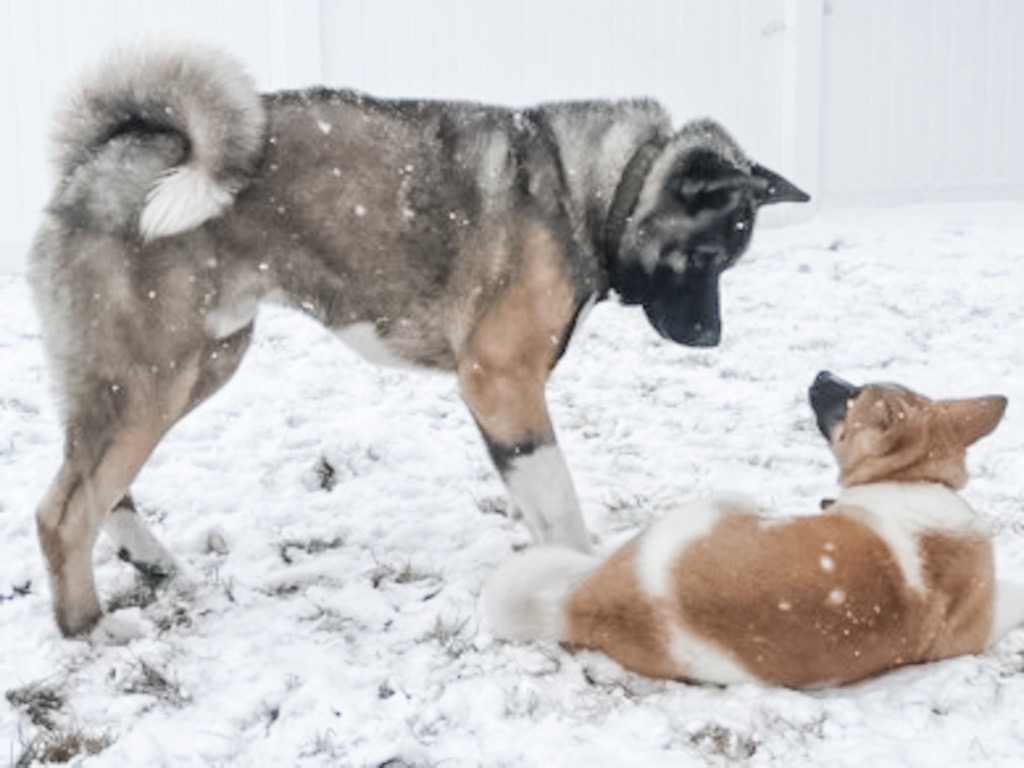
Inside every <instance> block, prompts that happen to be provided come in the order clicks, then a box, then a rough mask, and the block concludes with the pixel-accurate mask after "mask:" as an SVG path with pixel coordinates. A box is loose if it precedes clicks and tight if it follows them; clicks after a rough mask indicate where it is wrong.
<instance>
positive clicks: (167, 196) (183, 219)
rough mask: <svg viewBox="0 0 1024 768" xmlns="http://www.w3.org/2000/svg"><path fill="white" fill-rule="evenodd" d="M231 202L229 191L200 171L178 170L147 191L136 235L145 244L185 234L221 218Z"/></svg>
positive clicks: (163, 177) (172, 171)
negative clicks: (140, 235) (143, 240)
mask: <svg viewBox="0 0 1024 768" xmlns="http://www.w3.org/2000/svg"><path fill="white" fill-rule="evenodd" d="M234 199H235V196H234V193H233V192H232V191H231V190H229V189H227V188H225V187H223V186H222V185H220V184H218V183H217V182H216V181H215V180H214V179H212V178H210V176H209V175H208V174H207V173H205V172H204V171H203V170H202V169H200V168H195V167H192V166H189V165H183V166H179V167H178V168H174V169H173V170H171V171H169V172H168V173H166V174H164V175H163V176H161V177H160V179H159V180H158V181H157V183H156V184H155V185H154V186H153V189H151V190H150V191H149V194H148V195H147V196H146V206H145V207H144V208H143V209H142V215H141V216H140V217H139V232H140V233H141V234H142V237H143V238H144V239H145V240H155V239H157V238H160V237H169V236H171V235H177V234H180V233H181V232H188V231H189V230H190V229H195V228H196V227H198V226H200V225H201V224H203V223H204V222H206V221H209V220H210V219H213V218H216V217H217V216H220V215H221V214H222V213H224V211H225V210H226V209H227V208H228V207H229V206H230V205H231V203H232V202H234Z"/></svg>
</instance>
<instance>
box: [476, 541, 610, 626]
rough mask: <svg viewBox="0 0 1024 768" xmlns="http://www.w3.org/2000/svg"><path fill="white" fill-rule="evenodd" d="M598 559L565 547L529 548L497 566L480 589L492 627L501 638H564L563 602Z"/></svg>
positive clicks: (592, 568) (595, 564)
mask: <svg viewBox="0 0 1024 768" xmlns="http://www.w3.org/2000/svg"><path fill="white" fill-rule="evenodd" d="M598 562H599V561H598V560H597V559H596V558H594V557H592V556H590V555H585V554H583V553H581V552H577V551H576V550H573V549H567V548H565V547H553V546H541V547H534V548H532V549H528V550H526V551H525V552H522V553H520V554H518V555H516V556H515V557H513V558H512V559H511V560H510V561H509V562H507V563H505V564H504V565H503V566H501V567H500V568H499V569H498V570H497V571H495V573H494V575H493V576H491V578H490V580H489V581H488V582H487V588H486V591H485V594H484V600H485V604H486V609H487V614H488V618H489V619H490V622H491V630H492V631H493V633H494V636H495V637H500V638H503V639H505V640H562V639H564V635H565V617H564V607H565V603H566V601H567V600H568V599H569V597H570V596H571V595H572V592H573V590H575V589H576V587H578V586H579V585H580V584H581V583H582V582H583V580H584V579H586V577H587V576H588V575H589V574H590V573H591V571H593V570H594V568H595V567H596V566H597V564H598Z"/></svg>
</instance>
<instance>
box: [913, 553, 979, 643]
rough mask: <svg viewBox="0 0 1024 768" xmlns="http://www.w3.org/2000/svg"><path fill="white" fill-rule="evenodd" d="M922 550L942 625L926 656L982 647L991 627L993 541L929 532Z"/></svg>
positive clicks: (934, 610)
mask: <svg viewBox="0 0 1024 768" xmlns="http://www.w3.org/2000/svg"><path fill="white" fill-rule="evenodd" d="M919 547H920V552H921V559H922V571H923V574H924V579H925V584H926V585H927V587H928V590H929V611H930V612H931V613H932V614H934V619H933V621H934V622H935V623H936V624H937V626H938V630H937V632H936V633H935V636H934V639H933V641H932V645H931V648H930V649H928V651H927V652H926V654H925V660H930V659H944V658H947V657H949V656H958V655H960V654H965V653H980V652H981V651H982V650H984V648H985V644H986V642H987V641H988V636H989V633H990V631H991V629H992V618H993V617H992V613H993V603H994V601H995V567H994V565H993V562H992V546H991V544H990V543H989V541H988V539H987V538H985V537H984V536H979V535H977V534H962V535H959V536H957V535H953V534H943V533H928V534H925V535H923V536H922V537H921V540H920V544H919Z"/></svg>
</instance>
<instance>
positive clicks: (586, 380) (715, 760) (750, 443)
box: [0, 202, 1024, 768]
mask: <svg viewBox="0 0 1024 768" xmlns="http://www.w3.org/2000/svg"><path fill="white" fill-rule="evenodd" d="M723 287H724V299H723V302H724V315H725V329H724V340H723V343H722V345H721V346H720V347H719V348H717V349H713V350H693V349H686V348H683V347H678V346H673V345H671V344H669V343H667V342H664V341H662V340H660V339H658V338H657V336H656V334H655V333H654V331H653V330H652V329H650V328H649V326H648V325H647V323H646V321H645V319H644V317H643V314H642V312H640V311H638V310H630V309H627V308H623V307H620V306H617V305H614V304H612V303H605V304H603V305H600V306H598V307H597V308H596V309H595V311H594V312H593V313H592V314H591V316H590V318H589V320H588V321H587V324H586V325H585V326H584V327H583V329H582V332H581V333H580V335H579V336H578V338H577V339H576V341H575V342H574V344H573V346H572V347H571V348H570V350H569V353H568V355H567V357H566V359H565V360H563V362H562V364H561V365H560V367H559V368H558V370H557V371H556V373H555V376H554V378H553V380H552V383H551V387H550V389H549V397H550V401H551V408H552V411H553V414H554V418H555V423H556V425H557V427H558V429H559V435H560V440H561V442H562V445H563V447H564V448H565V451H566V453H567V456H568V460H569V463H570V466H571V467H572V469H573V473H574V478H575V481H576V484H577V487H578V490H579V493H580V497H581V501H582V504H583V508H584V513H585V515H586V517H587V520H588V523H589V525H590V527H591V529H592V530H593V532H594V533H595V534H596V535H597V536H598V537H599V540H600V546H601V547H612V546H615V545H618V544H620V543H622V542H623V541H625V540H626V539H627V538H628V537H630V536H631V535H632V534H633V533H635V532H636V531H637V530H638V529H639V528H640V527H641V526H642V525H644V524H645V523H646V522H647V521H649V520H651V519H652V518H653V517H655V516H657V515H658V514H660V513H662V512H663V511H664V510H665V509H666V508H668V507H670V506H671V505H673V504H676V503H678V502H680V501H682V500H684V499H689V498H692V497H694V496H699V495H702V494H707V493H709V492H711V491H713V490H726V489H735V490H739V491H742V492H745V493H747V494H748V495H751V496H753V497H755V498H756V499H757V500H759V502H760V503H761V504H762V505H763V506H764V507H765V508H766V509H767V510H769V511H772V512H775V513H798V512H807V513H810V512H812V511H814V510H815V509H816V508H817V503H818V499H820V498H821V497H822V496H826V495H829V494H831V493H834V492H835V467H834V465H833V462H832V461H831V459H830V457H829V454H828V452H827V450H826V447H825V444H824V441H823V440H822V439H821V437H820V436H819V435H818V433H817V431H816V429H815V428H814V425H813V421H812V418H811V413H810V409H809V407H808V406H807V404H806V389H807V386H808V385H809V384H810V382H811V380H812V378H813V376H814V374H815V373H816V372H817V371H818V370H820V369H822V368H829V369H831V370H833V371H835V372H836V373H839V374H840V375H842V376H844V377H847V378H850V379H852V380H854V381H857V382H863V381H865V380H879V379H881V380H890V381H899V382H901V383H904V384H907V385H909V386H911V387H914V388H916V389H919V390H920V391H923V392H924V393H925V394H928V395H932V396H959V395H964V396H967V395H978V394H987V393H1002V394H1005V395H1007V396H1008V397H1009V398H1010V408H1009V411H1008V413H1007V416H1006V419H1005V420H1004V422H1003V424H1002V425H1001V426H1000V427H999V429H998V430H997V431H996V432H995V433H994V434H993V435H992V436H991V437H988V438H986V439H984V440H983V441H982V442H980V443H979V444H978V445H977V446H976V447H975V448H974V449H972V452H971V454H970V456H969V465H970V468H971V470H972V480H971V482H970V484H969V486H968V488H967V490H966V491H965V495H966V497H967V499H968V500H969V502H970V503H971V504H972V505H974V506H975V508H976V509H978V510H979V512H980V513H981V514H982V515H984V517H985V518H986V519H987V520H989V521H991V523H992V527H993V531H994V536H995V544H996V548H997V552H998V555H997V562H998V566H999V568H1000V569H1001V570H1002V571H1003V573H1004V574H1005V575H1010V576H1015V577H1017V578H1019V579H1020V580H1021V581H1024V489H1022V481H1024V301H1022V296H1024V202H1012V203H1009V202H1008V203H991V204H971V205H952V204H950V205H941V206H940V205H929V206H916V207H910V208H900V209H888V210H877V211H858V212H846V213H832V214H827V215H823V216H821V217H818V218H817V219H815V220H813V221H812V222H810V223H807V224H803V225H799V226H794V227H789V228H785V229H762V230H760V231H759V232H758V233H757V236H756V238H755V241H754V244H753V247H752V249H751V252H750V253H749V254H748V255H747V256H746V257H745V259H744V261H742V262H741V263H740V265H739V266H738V267H737V268H736V269H735V270H734V271H733V272H731V273H730V274H729V275H728V276H727V277H726V278H725V280H724V286H723ZM258 325H259V332H258V336H257V340H256V342H255V343H254V345H253V349H252V351H251V352H250V354H249V357H248V360H247V362H246V363H245V364H243V366H242V369H241V371H240V372H239V374H238V375H237V376H236V378H235V379H234V381H233V382H232V383H231V384H230V385H229V386H228V387H227V388H226V389H225V390H224V391H223V392H221V393H220V394H219V395H217V396H216V397H215V398H213V400H212V401H211V402H209V403H207V404H206V405H204V406H203V407H202V408H201V409H200V410H199V411H198V412H196V413H195V414H193V415H192V416H191V417H190V418H188V419H187V420H186V421H185V422H183V423H182V424H180V425H179V426H178V427H177V428H176V429H175V430H174V432H173V433H172V434H171V435H170V436H169V437H168V439H166V440H165V442H164V443H163V444H162V445H161V447H160V448H159V449H158V451H157V453H156V454H155V455H154V457H153V459H152V460H151V462H150V463H149V465H148V466H147V467H146V469H145V470H144V472H143V474H142V475H141V477H140V478H139V480H138V482H137V483H136V485H135V493H136V498H137V501H138V502H139V505H140V508H141V511H142V513H143V514H144V515H145V516H146V517H147V518H149V519H150V520H151V521H152V524H153V527H154V529H155V530H156V531H157V532H158V534H159V535H160V536H161V537H162V539H163V540H164V542H165V543H167V544H168V546H169V547H170V549H171V550H172V551H173V552H174V553H175V554H176V556H177V557H178V558H179V560H180V563H181V565H182V567H183V570H184V571H185V573H186V574H187V578H188V582H189V583H188V584H185V585H179V586H177V587H176V588H171V589H165V590H162V591H159V592H157V593H156V594H155V595H154V594H151V593H150V592H149V591H148V590H147V589H145V588H144V587H141V586H139V585H137V584H136V581H135V576H134V574H133V573H132V572H131V569H130V568H128V567H127V566H125V565H124V564H122V563H121V562H120V561H118V560H117V558H116V557H115V556H114V553H113V552H112V551H111V548H110V546H109V545H108V544H107V543H106V542H105V541H101V542H100V544H99V546H98V548H97V559H98V562H99V567H98V573H99V582H100V587H101V590H102V592H103V594H104V597H105V600H107V601H108V604H109V605H110V606H111V607H112V608H115V609H116V616H117V618H118V619H120V621H121V623H122V624H123V625H124V628H125V630H126V642H125V643H124V644H121V645H113V644H106V645H90V644H88V643H86V642H83V641H67V640H63V639H61V638H60V637H59V635H58V633H57V630H56V627H55V625H54V623H53V621H52V618H51V615H50V606H49V596H48V586H47V584H46V577H45V573H44V570H43V566H42V561H41V556H40V554H39V552H38V548H37V545H36V540H35V526H34V521H33V510H34V507H35V504H36V503H37V501H38V499H39V498H40V496H41V495H42V493H43V491H44V489H45V487H46V485H47V484H48V482H49V480H50V477H51V475H52V473H53V472H55V470H56V468H57V464H58V461H59V456H60V442H59V429H58V424H57V421H56V416H55V409H54V405H53V401H52V398H51V393H50V391H49V388H48V384H47V374H46V371H45V368H44V364H43V357H42V350H41V344H40V339H39V333H38V326H37V323H36V319H35V315H34V312H33V309H32V306H31V302H30V299H29V296H28V290H27V287H26V285H25V283H24V279H23V278H21V277H11V276H7V277H0V691H3V692H5V693H6V697H5V698H3V699H0V763H3V762H5V761H7V760H9V761H10V762H11V763H16V762H19V761H20V762H21V763H22V764H28V763H29V762H31V760H32V759H34V758H35V759H43V758H44V757H49V758H51V759H52V758H58V757H61V750H63V751H64V753H65V754H67V753H71V754H72V755H76V756H75V757H74V758H73V760H74V762H75V763H76V764H81V765H90V766H91V765H102V766H122V765H123V766H142V765H145V766H156V765H171V766H182V765H268V766H270V765H273V766H286V765H353V766H364V765H365V766H382V765H387V766H391V767H392V768H396V767H397V766H414V765H415V766H419V765H446V766H464V765H465V766H472V765H486V766H498V765H510V766H562V765H565V766H584V765H585V766H605V765H608V766H618V765H637V766H640V765H642V766H661V765H672V766H679V765H703V764H705V763H707V764H717V765H722V764H733V763H741V764H742V763H749V764H751V765H780V766H787V767H788V766H800V765H830V766H839V765H857V766H860V765H871V766H874V767H878V766H887V765H919V766H935V765H950V766H954V765H955V766H963V765H968V764H972V763H973V764H984V765H1020V764H1021V763H1022V761H1024V630H1021V631H1018V632H1017V633H1015V634H1013V635H1011V636H1010V637H1009V638H1008V639H1007V640H1005V641H1004V642H1003V643H1002V644H1001V645H1000V646H999V647H998V648H997V649H996V650H995V652H994V653H992V654H991V655H988V656H985V657H981V658H960V659H955V660H951V661H947V662H943V663H939V664H934V665H931V666H926V667H916V668H909V669H904V670H901V671H898V672H896V673H893V674H890V675H887V676H885V677H883V678H880V679H877V680H874V681H870V682H867V683H864V684H861V685H856V686H852V687H849V688H845V689H839V690H826V691H819V692H811V693H803V692H794V691H788V690H778V689H772V688H767V687H763V686H757V685H744V686H740V687H736V688H731V689H719V688H713V687H703V686H693V685H685V684H681V683H662V682H651V681H647V680H644V679H642V678H639V677H637V676H634V675H632V674H629V673H626V672H624V671H622V670H621V669H620V668H618V667H617V666H616V665H615V664H614V663H612V662H610V661H608V660H606V659H603V658H602V657H599V656H597V655H595V654H591V653H579V654H575V655H574V654H570V653H567V652H566V651H564V650H562V649H560V648H558V647H529V646H511V645H505V644H501V643H497V642H494V641H492V639H491V638H490V636H489V633H488V628H487V626H486V623H485V622H484V621H483V620H482V618H481V612H480V610H479V608H478V599H479V592H480V587H481V584H482V582H483V580H484V579H485V577H486V576H487V574H488V573H489V572H490V571H491V570H492V569H493V568H494V567H495V566H496V565H497V564H499V563H501V562H503V561H504V559H505V558H506V557H508V555H509V553H510V552H511V551H512V548H513V547H516V546H520V545H522V544H524V543H525V542H526V541H527V536H526V533H525V531H524V529H522V528H521V527H520V526H519V525H517V524H514V523H513V522H511V521H510V520H509V519H508V517H507V516H506V514H505V513H506V507H505V504H504V500H503V495H502V489H501V485H500V483H499V481H498V479H497V477H496V475H495V473H494V471H493V470H492V469H491V467H490V465H489V463H488V460H487V456H486V452H485V450H484V447H483V444H482V441H481V440H480V438H479V437H478V435H477V433H476V430H475V428H474V426H473V424H472V422H471V420H470V418H469V416H468V414H467V412H466V410H465V409H464V407H463V406H462V404H461V402H460V400H459V397H458V394H457V392H456V388H455V384H454V381H453V380H452V379H450V378H447V377H444V376H437V375H423V374H419V373H415V372H406V371H397V370H387V369H377V368H374V367H373V366H372V365H370V364H368V363H365V362H363V361H362V360H360V359H359V358H357V357H356V356H355V355H354V354H353V353H351V352H349V351H348V350H347V349H346V348H344V347H343V346H342V345H341V344H339V343H337V342H336V341H335V340H334V339H333V338H332V337H331V336H330V335H329V334H327V333H326V332H325V331H324V330H322V329H321V328H320V327H319V326H317V325H315V324H314V323H312V322H311V321H309V320H307V319H304V318H302V317H300V316H297V315H293V314H289V313H286V312H283V311H280V310H269V311H265V312H264V313H263V314H262V315H261V317H260V320H259V324H258ZM90 752H97V753H98V754H96V755H95V756H93V757H89V756H88V755H89V753H90Z"/></svg>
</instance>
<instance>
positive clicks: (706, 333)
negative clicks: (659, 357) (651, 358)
mask: <svg viewBox="0 0 1024 768" xmlns="http://www.w3.org/2000/svg"><path fill="white" fill-rule="evenodd" d="M659 272H662V274H658V273H659ZM718 275H719V273H718V272H717V271H713V270H706V271H703V270H701V271H697V270H687V271H686V272H685V273H684V274H683V275H681V276H677V275H675V274H673V273H672V271H671V270H670V269H668V268H667V267H661V266H659V267H658V270H657V271H656V272H655V275H654V278H653V280H652V283H653V285H654V290H653V291H652V295H651V296H650V297H649V298H648V299H647V300H646V301H644V312H646V313H647V319H648V320H649V321H650V323H651V325H653V326H654V329H655V330H656V331H657V332H658V333H659V334H661V335H662V336H663V337H664V338H666V339H669V340H671V341H674V342H676V343H678V344H686V345H687V346H690V347H714V346H716V345H717V344H718V342H719V339H721V337H722V316H721V313H720V311H719V303H718Z"/></svg>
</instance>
